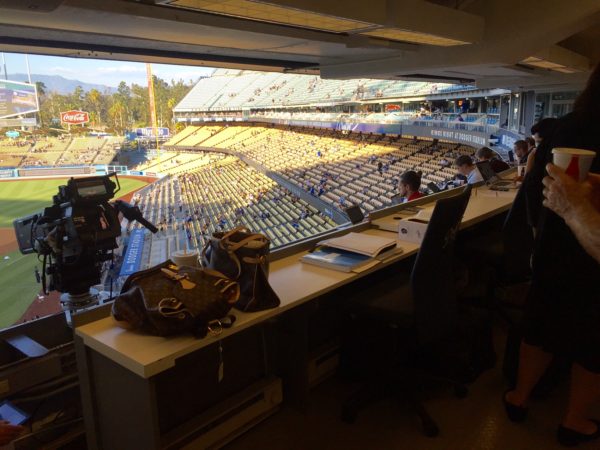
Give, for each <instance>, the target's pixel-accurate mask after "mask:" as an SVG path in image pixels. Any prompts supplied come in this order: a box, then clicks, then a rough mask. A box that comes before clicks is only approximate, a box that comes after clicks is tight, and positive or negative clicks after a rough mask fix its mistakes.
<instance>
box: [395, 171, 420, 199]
mask: <svg viewBox="0 0 600 450" xmlns="http://www.w3.org/2000/svg"><path fill="white" fill-rule="evenodd" d="M422 176H423V173H422V172H415V171H414V170H407V171H406V172H404V173H403V174H402V175H400V182H399V183H398V190H399V191H400V197H401V198H402V199H403V201H402V203H406V202H411V201H413V200H416V199H418V198H421V197H423V196H425V194H423V193H422V192H420V191H419V188H420V187H421V177H422Z"/></svg>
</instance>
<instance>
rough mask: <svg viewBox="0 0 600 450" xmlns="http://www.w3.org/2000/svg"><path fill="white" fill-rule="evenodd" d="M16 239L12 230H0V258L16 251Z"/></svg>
mask: <svg viewBox="0 0 600 450" xmlns="http://www.w3.org/2000/svg"><path fill="white" fill-rule="evenodd" d="M18 248H19V246H18V245H17V237H16V236H15V230H14V229H12V228H0V256H2V255H6V254H7V253H10V252H14V251H15V250H18Z"/></svg>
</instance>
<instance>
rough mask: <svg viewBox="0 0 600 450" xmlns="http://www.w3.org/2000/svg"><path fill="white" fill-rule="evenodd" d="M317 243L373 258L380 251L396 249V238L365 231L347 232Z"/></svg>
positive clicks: (379, 253)
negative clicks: (374, 234)
mask: <svg viewBox="0 0 600 450" xmlns="http://www.w3.org/2000/svg"><path fill="white" fill-rule="evenodd" d="M319 245H322V246H325V247H331V248H338V249H341V250H346V251H348V252H354V253H358V254H360V255H366V256H370V257H371V258H375V257H377V256H380V255H381V254H382V253H386V252H389V251H392V250H395V249H396V239H390V238H386V237H381V236H373V235H371V234H365V233H348V234H345V235H344V236H339V237H335V238H331V239H326V240H324V241H321V242H319Z"/></svg>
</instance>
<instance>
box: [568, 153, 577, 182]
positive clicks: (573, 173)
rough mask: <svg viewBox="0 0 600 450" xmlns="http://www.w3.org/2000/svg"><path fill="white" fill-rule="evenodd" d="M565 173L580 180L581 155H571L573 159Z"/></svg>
mask: <svg viewBox="0 0 600 450" xmlns="http://www.w3.org/2000/svg"><path fill="white" fill-rule="evenodd" d="M565 173H566V174H567V175H570V176H571V177H572V178H574V179H575V180H577V181H579V156H577V155H572V156H571V161H570V162H569V166H568V167H567V170H565Z"/></svg>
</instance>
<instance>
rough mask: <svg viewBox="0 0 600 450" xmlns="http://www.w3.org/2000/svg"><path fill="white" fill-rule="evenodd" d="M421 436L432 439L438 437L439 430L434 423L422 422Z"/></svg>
mask: <svg viewBox="0 0 600 450" xmlns="http://www.w3.org/2000/svg"><path fill="white" fill-rule="evenodd" d="M423 434H424V435H425V436H427V437H430V438H434V437H437V436H439V434H440V429H439V428H438V426H437V425H436V424H435V423H434V422H431V421H424V422H423Z"/></svg>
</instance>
